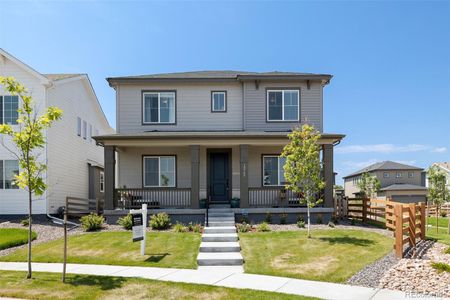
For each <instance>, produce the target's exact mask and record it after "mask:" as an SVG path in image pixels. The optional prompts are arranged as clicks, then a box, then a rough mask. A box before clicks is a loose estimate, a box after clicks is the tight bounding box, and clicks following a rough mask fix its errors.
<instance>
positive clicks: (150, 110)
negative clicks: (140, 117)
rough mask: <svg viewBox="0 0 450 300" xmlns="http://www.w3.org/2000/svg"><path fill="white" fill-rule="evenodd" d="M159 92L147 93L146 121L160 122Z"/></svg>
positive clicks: (145, 102)
mask: <svg viewBox="0 0 450 300" xmlns="http://www.w3.org/2000/svg"><path fill="white" fill-rule="evenodd" d="M158 110H159V103H158V93H154V94H145V98H144V122H159V117H158V115H159V114H158Z"/></svg>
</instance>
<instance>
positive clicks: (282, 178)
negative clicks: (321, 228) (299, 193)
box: [278, 157, 286, 185]
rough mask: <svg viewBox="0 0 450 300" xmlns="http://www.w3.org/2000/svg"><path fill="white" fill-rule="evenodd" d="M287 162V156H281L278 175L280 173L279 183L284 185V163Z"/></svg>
mask: <svg viewBox="0 0 450 300" xmlns="http://www.w3.org/2000/svg"><path fill="white" fill-rule="evenodd" d="M285 163H286V157H280V158H279V164H278V175H279V177H280V178H279V183H280V185H283V184H285V183H286V179H285V178H284V168H283V167H284V164H285Z"/></svg>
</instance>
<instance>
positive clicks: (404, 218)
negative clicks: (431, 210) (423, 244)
mask: <svg viewBox="0 0 450 300" xmlns="http://www.w3.org/2000/svg"><path fill="white" fill-rule="evenodd" d="M388 209H390V208H388ZM393 209H394V210H393V214H392V216H389V217H387V219H386V220H390V221H392V224H393V226H394V239H395V244H394V250H395V254H396V255H397V257H399V258H402V257H403V253H404V251H403V249H404V246H405V245H406V244H408V246H409V248H413V247H415V246H416V244H417V241H418V239H421V240H425V215H426V213H425V204H424V203H419V204H416V203H410V204H402V203H395V204H394V205H393ZM386 223H387V222H386Z"/></svg>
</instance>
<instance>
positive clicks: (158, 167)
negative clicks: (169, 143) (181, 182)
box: [143, 156, 176, 187]
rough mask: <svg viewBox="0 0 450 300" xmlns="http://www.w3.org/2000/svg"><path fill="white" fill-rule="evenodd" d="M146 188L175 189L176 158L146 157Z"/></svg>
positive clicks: (144, 167)
mask: <svg viewBox="0 0 450 300" xmlns="http://www.w3.org/2000/svg"><path fill="white" fill-rule="evenodd" d="M143 169H144V187H175V174H176V171H175V170H176V167H175V156H144V166H143Z"/></svg>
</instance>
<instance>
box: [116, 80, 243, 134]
mask: <svg viewBox="0 0 450 300" xmlns="http://www.w3.org/2000/svg"><path fill="white" fill-rule="evenodd" d="M145 90H175V91H176V124H173V125H162V124H161V125H153V124H152V125H142V91H145ZM218 90H220V91H226V92H227V101H226V103H227V111H226V113H220V114H218V113H212V112H211V91H218ZM116 92H117V94H118V97H117V98H118V99H117V105H118V114H117V129H118V132H119V133H132V132H143V131H150V130H161V131H164V130H242V87H241V84H240V83H238V82H236V83H164V84H161V83H160V84H157V83H148V84H145V85H120V86H119V87H118V88H117V91H116Z"/></svg>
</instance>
